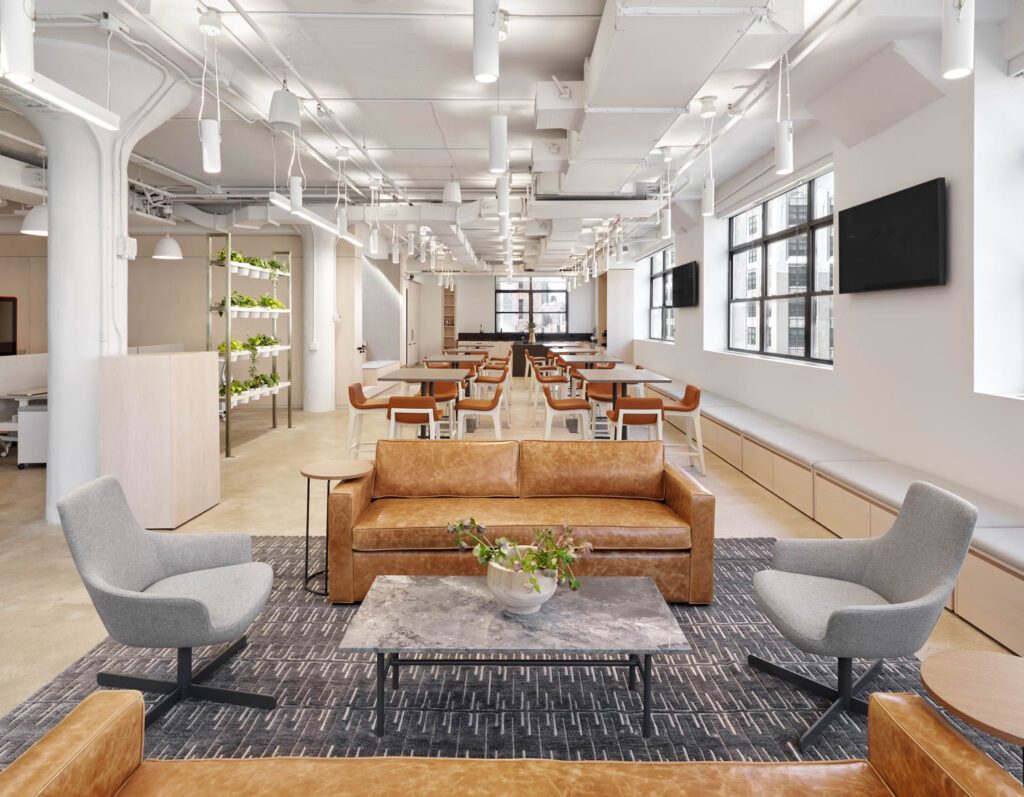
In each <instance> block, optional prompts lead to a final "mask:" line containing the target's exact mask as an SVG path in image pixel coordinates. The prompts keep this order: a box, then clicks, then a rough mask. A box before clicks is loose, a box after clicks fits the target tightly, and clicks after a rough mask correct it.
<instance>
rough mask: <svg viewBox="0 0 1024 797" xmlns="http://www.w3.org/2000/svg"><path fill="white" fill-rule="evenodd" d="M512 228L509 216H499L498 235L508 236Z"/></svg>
mask: <svg viewBox="0 0 1024 797" xmlns="http://www.w3.org/2000/svg"><path fill="white" fill-rule="evenodd" d="M510 228H511V225H510V224H509V220H508V216H498V237H499V238H508V234H509V231H510Z"/></svg>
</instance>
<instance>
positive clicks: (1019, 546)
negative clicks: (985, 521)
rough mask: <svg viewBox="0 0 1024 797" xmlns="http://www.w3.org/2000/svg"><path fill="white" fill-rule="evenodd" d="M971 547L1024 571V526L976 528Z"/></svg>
mask: <svg viewBox="0 0 1024 797" xmlns="http://www.w3.org/2000/svg"><path fill="white" fill-rule="evenodd" d="M971 547H972V548H977V549H978V550H979V551H981V552H982V553H987V554H988V555H989V556H992V557H994V558H996V559H998V560H999V561H1001V562H1005V563H1006V564H1008V565H1009V566H1010V567H1015V568H1017V569H1018V570H1020V571H1021V572H1024V528H1014V527H1004V528H985V529H979V528H975V529H974V537H972V538H971Z"/></svg>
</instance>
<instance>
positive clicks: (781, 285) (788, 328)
mask: <svg viewBox="0 0 1024 797" xmlns="http://www.w3.org/2000/svg"><path fill="white" fill-rule="evenodd" d="M834 207H835V176H834V174H833V173H832V172H827V173H825V174H822V175H820V176H819V177H815V178H814V179H812V180H808V181H807V182H805V183H801V184H800V185H798V186H796V187H795V188H792V189H790V190H789V191H786V192H785V193H783V194H779V195H778V196H775V197H772V198H771V199H769V200H767V201H766V202H762V203H761V204H760V205H757V206H756V207H753V208H750V209H749V210H746V211H744V212H743V213H739V214H737V215H735V216H733V217H732V218H730V219H729V349H731V350H733V351H740V352H750V353H754V354H765V355H769V356H772V357H788V358H792V359H799V360H811V361H813V362H822V363H831V362H832V358H833V337H834V334H833V274H834V271H835V225H834V223H833V210H834ZM652 337H653V336H652Z"/></svg>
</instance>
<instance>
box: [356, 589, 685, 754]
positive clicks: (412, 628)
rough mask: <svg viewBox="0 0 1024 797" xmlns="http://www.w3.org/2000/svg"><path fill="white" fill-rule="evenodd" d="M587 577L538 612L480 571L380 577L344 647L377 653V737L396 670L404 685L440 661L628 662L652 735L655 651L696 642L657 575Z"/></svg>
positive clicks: (521, 663) (394, 685)
mask: <svg viewBox="0 0 1024 797" xmlns="http://www.w3.org/2000/svg"><path fill="white" fill-rule="evenodd" d="M580 581H581V586H580V589H579V591H577V592H570V591H569V590H568V589H565V588H563V587H559V589H558V590H557V591H556V592H555V595H554V597H552V598H551V599H550V600H549V601H548V602H547V603H546V604H544V605H543V606H542V607H541V609H540V611H539V612H537V613H536V614H530V615H513V614H509V613H507V612H505V611H504V609H503V608H502V607H501V605H500V604H499V603H498V602H497V601H496V600H495V599H494V597H493V596H492V595H491V593H490V591H489V590H488V589H487V584H486V581H485V579H484V578H482V577H473V576H377V578H376V580H375V581H374V582H373V585H372V586H371V587H370V591H369V592H367V594H366V597H365V598H364V599H363V603H362V605H361V606H360V607H359V609H358V610H357V611H356V614H355V616H354V617H353V618H352V622H351V623H350V624H349V627H348V629H347V630H346V632H345V636H344V638H343V639H342V640H341V644H340V645H339V650H341V651H343V652H345V653H373V654H375V655H376V657H377V705H376V732H377V735H378V736H380V735H383V733H384V714H385V706H384V687H385V685H386V682H387V676H388V672H389V671H390V673H391V685H392V688H394V689H397V688H398V685H399V673H400V671H401V668H403V667H424V666H429V667H433V666H436V665H438V664H441V665H449V666H467V667H479V666H482V665H491V666H495V667H510V666H511V667H522V666H528V667H626V668H628V669H629V688H630V689H636V677H637V674H639V675H640V678H641V680H642V681H643V725H642V727H643V735H644V736H645V737H648V736H650V734H651V673H652V669H653V666H654V663H653V659H654V656H655V655H657V654H659V653H663V654H664V653H687V652H689V651H690V650H691V648H690V643H689V642H688V641H687V639H686V635H685V634H684V633H683V632H682V630H681V629H680V627H679V623H678V622H677V621H676V619H675V617H674V616H673V614H672V612H671V610H670V609H669V607H668V604H667V603H665V599H664V598H663V597H662V596H661V592H660V590H659V589H658V587H657V586H656V585H655V583H654V581H653V580H652V579H650V578H636V577H620V576H601V577H598V576H595V577H591V578H582V579H580ZM488 655H491V656H510V657H514V658H487V656H488ZM410 656H415V657H416V658H409V657H410ZM539 656H544V657H546V658H537V657H539Z"/></svg>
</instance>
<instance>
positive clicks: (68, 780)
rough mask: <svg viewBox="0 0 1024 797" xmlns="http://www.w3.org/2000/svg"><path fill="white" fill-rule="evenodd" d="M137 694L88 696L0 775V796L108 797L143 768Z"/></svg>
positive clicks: (141, 709)
mask: <svg viewBox="0 0 1024 797" xmlns="http://www.w3.org/2000/svg"><path fill="white" fill-rule="evenodd" d="M144 712H145V708H144V706H143V703H142V694H141V693H140V692H129V691H116V692H93V693H92V694H91V695H89V696H88V697H87V698H85V700H83V701H82V702H81V703H79V704H78V705H77V706H76V707H75V708H74V709H72V711H71V713H70V714H68V715H67V716H66V717H65V718H64V719H63V720H61V721H60V723H59V724H58V725H57V726H56V727H55V728H54V729H53V730H51V731H50V732H49V733H47V734H46V735H45V736H44V737H43V738H42V739H40V740H39V741H38V742H36V743H35V744H34V745H32V747H30V748H29V749H28V750H26V751H25V752H24V753H22V754H21V756H19V757H18V759H17V760H16V761H15V762H14V763H13V764H11V765H10V766H9V767H8V768H7V769H5V770H4V771H3V772H0V797H61V795H67V794H90V795H96V797H112V795H114V794H116V793H117V792H118V791H119V790H120V788H121V786H123V785H124V783H125V781H126V780H128V778H129V777H130V776H131V774H132V773H133V772H134V771H135V770H136V768H137V767H138V766H139V764H141V763H142V745H143V735H144V732H145V719H144Z"/></svg>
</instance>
